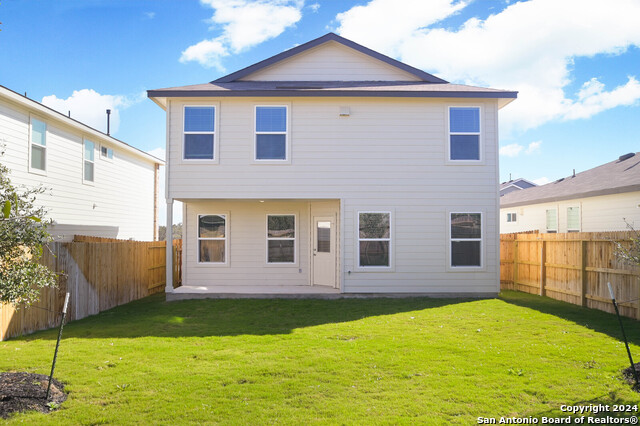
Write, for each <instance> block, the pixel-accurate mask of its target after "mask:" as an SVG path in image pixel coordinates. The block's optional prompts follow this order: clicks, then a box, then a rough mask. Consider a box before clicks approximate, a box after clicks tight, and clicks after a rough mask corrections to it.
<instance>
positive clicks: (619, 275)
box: [500, 232, 640, 319]
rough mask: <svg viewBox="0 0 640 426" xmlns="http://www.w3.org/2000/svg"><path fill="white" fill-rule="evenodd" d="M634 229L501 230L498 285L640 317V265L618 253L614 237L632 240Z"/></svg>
mask: <svg viewBox="0 0 640 426" xmlns="http://www.w3.org/2000/svg"><path fill="white" fill-rule="evenodd" d="M635 236H636V234H635V233H633V232H597V233H595V232H582V233H568V234H531V233H529V234H502V235H500V288H501V289H503V290H517V291H522V292H526V293H533V294H540V295H542V296H548V297H551V298H553V299H557V300H562V301H564V302H569V303H573V304H576V305H581V306H585V307H588V308H594V309H599V310H602V311H607V312H614V309H613V304H612V303H611V297H610V295H609V290H608V287H607V283H608V282H610V283H611V286H612V287H613V290H614V292H615V295H616V300H617V301H618V302H619V306H620V314H621V315H624V316H627V317H631V318H635V319H640V301H639V300H638V298H640V271H639V270H638V268H637V267H635V266H633V265H629V264H625V263H624V262H622V261H620V260H619V259H618V258H617V257H616V255H615V249H616V242H620V243H622V244H623V245H630V243H631V240H630V239H631V238H632V237H635Z"/></svg>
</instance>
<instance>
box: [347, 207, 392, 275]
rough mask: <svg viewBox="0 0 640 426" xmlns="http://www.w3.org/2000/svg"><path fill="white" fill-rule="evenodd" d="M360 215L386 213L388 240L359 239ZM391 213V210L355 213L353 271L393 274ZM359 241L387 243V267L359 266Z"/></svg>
mask: <svg viewBox="0 0 640 426" xmlns="http://www.w3.org/2000/svg"><path fill="white" fill-rule="evenodd" d="M362 213H386V214H388V215H389V238H360V215H361V214H362ZM393 213H394V212H393V211H391V210H358V211H357V212H356V228H355V230H356V238H355V241H356V250H355V252H356V258H355V265H354V269H355V270H357V271H362V272H393V271H394V270H395V262H394V261H395V256H394V249H395V245H394V244H393V237H394V231H393V224H394V219H393ZM360 241H389V266H373V265H371V266H360Z"/></svg>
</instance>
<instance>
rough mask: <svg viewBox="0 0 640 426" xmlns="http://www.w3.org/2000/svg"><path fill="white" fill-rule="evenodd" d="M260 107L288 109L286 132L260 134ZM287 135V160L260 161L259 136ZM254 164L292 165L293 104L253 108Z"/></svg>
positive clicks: (263, 105)
mask: <svg viewBox="0 0 640 426" xmlns="http://www.w3.org/2000/svg"><path fill="white" fill-rule="evenodd" d="M260 107H284V108H286V109H287V112H286V118H287V125H286V130H285V132H258V131H257V129H256V127H257V124H258V108H260ZM283 133H284V135H285V138H284V139H285V142H284V143H285V159H284V160H269V159H266V160H260V159H258V158H257V157H258V150H257V147H258V134H261V135H281V134H283ZM253 164H291V104H290V103H279V104H257V105H254V106H253Z"/></svg>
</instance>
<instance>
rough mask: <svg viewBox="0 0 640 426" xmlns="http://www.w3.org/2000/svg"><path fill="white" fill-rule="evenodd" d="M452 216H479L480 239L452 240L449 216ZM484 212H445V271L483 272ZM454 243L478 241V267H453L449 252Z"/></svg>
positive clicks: (484, 267)
mask: <svg viewBox="0 0 640 426" xmlns="http://www.w3.org/2000/svg"><path fill="white" fill-rule="evenodd" d="M452 214H479V215H480V238H455V239H454V238H452V236H451V215H452ZM484 216H485V212H484V211H481V210H473V211H460V210H455V211H454V210H451V211H448V212H447V271H449V272H477V271H484V270H485V269H486V265H485V235H486V233H485V220H484ZM454 241H480V266H453V265H452V262H453V256H452V255H451V250H452V249H453V245H452V243H453V242H454Z"/></svg>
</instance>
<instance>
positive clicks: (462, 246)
mask: <svg viewBox="0 0 640 426" xmlns="http://www.w3.org/2000/svg"><path fill="white" fill-rule="evenodd" d="M450 225H451V230H450V232H451V267H453V268H456V267H481V266H482V213H451V217H450Z"/></svg>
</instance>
